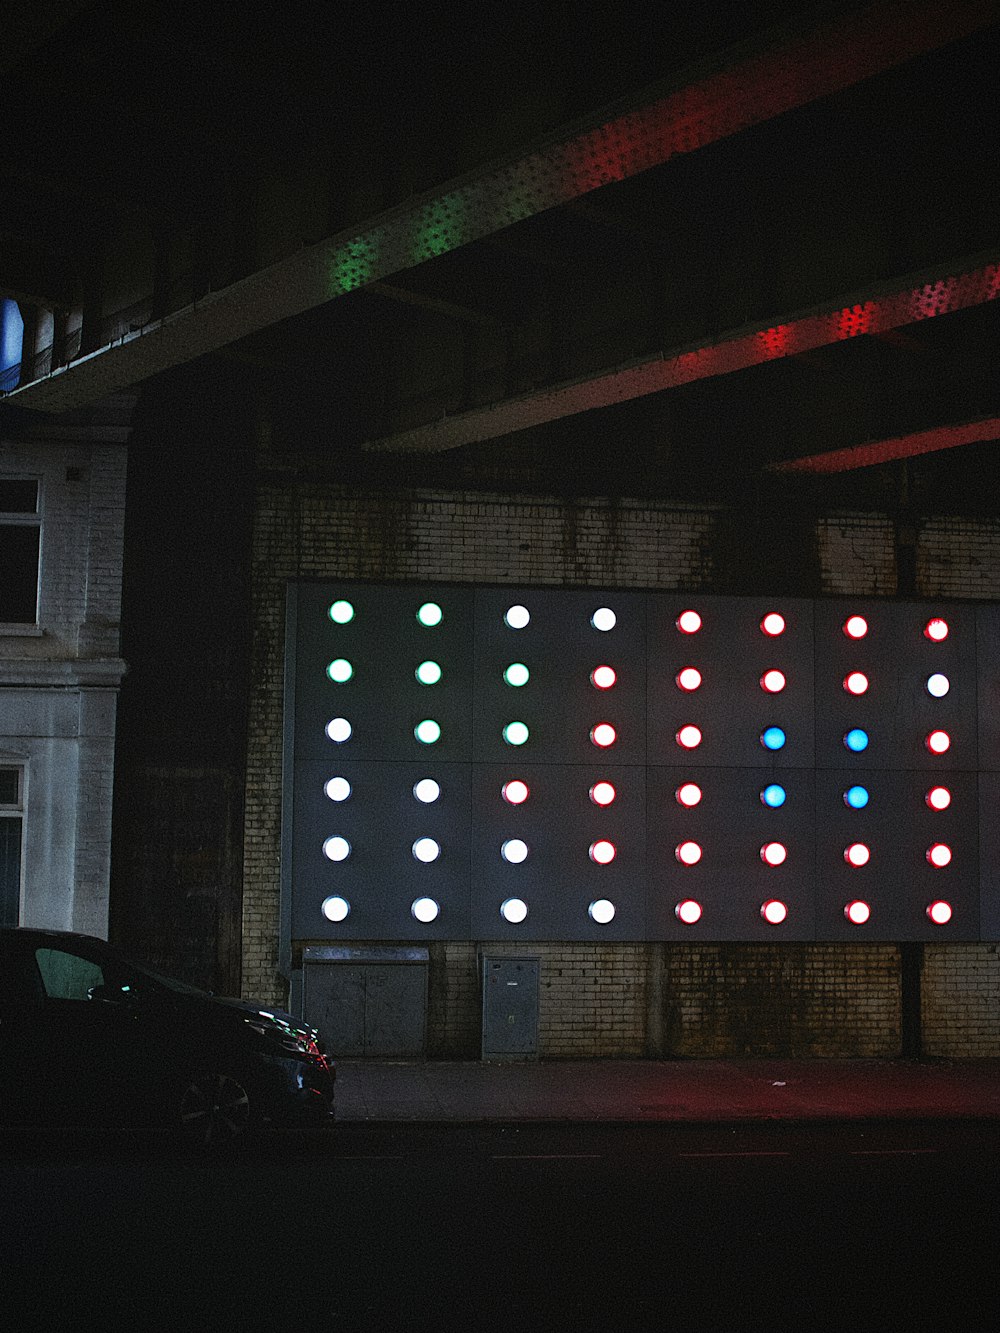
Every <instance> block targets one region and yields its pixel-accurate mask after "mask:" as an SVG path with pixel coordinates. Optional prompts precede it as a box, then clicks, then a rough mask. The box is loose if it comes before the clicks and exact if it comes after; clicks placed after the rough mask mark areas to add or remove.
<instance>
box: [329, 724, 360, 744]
mask: <svg viewBox="0 0 1000 1333" xmlns="http://www.w3.org/2000/svg"><path fill="white" fill-rule="evenodd" d="M353 731H354V728H353V727H352V726H351V724H350V722H348V720H347V718H346V717H332V718H331V719H330V721H329V722H328V723H327V724H326V734H327V735H328V736H329V737H330V739H331V740H332V741H333V742H334V743H335V744H337V745H343V743H344V742H345V741H349V740H350V739H351V735H352V734H353Z"/></svg>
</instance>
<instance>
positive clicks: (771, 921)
mask: <svg viewBox="0 0 1000 1333" xmlns="http://www.w3.org/2000/svg"><path fill="white" fill-rule="evenodd" d="M760 914H761V916H762V917H763V918H764V920H765V921H766V922H767V923H768V925H770V926H780V925H781V923H782V921H784V919H785V917H786V916H787V915H788V908H787V907H786V906H785V904H784V903H782V902H779V901H778V899H777V898H769V899H768V901H767V902H766V903H765V904H764V905H763V907H762V908H761V909H760Z"/></svg>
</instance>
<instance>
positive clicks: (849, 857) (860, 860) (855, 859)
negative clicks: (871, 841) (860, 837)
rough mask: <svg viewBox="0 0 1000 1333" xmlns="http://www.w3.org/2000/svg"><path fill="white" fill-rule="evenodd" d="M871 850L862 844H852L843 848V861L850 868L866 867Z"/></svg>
mask: <svg viewBox="0 0 1000 1333" xmlns="http://www.w3.org/2000/svg"><path fill="white" fill-rule="evenodd" d="M871 855H872V854H871V850H870V848H868V847H866V846H865V844H864V843H863V842H852V843H851V845H850V847H845V848H844V860H845V861H846V862H847V864H848V865H851V866H866V865H867V864H868V862H869V861H870V860H871Z"/></svg>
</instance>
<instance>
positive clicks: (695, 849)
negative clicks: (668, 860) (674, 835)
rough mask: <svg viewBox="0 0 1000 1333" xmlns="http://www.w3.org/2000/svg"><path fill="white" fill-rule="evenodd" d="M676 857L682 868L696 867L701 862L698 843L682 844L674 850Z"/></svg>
mask: <svg viewBox="0 0 1000 1333" xmlns="http://www.w3.org/2000/svg"><path fill="white" fill-rule="evenodd" d="M674 856H676V858H677V860H678V861H680V863H681V865H682V866H696V865H697V864H698V862H699V861H700V860H701V848H700V847H699V846H698V844H697V843H696V842H682V843H680V844H679V845H678V846H677V847H675V848H674Z"/></svg>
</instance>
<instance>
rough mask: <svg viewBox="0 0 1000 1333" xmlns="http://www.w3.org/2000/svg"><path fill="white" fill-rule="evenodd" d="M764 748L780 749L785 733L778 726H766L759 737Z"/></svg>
mask: <svg viewBox="0 0 1000 1333" xmlns="http://www.w3.org/2000/svg"><path fill="white" fill-rule="evenodd" d="M760 743H761V745H763V746H764V748H765V750H780V749H781V747H782V746H783V745H784V743H785V733H784V732H783V731H782V730H781V728H780V727H768V728H767V730H766V731H765V732H764V733H763V735H762V736H761V738H760Z"/></svg>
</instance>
